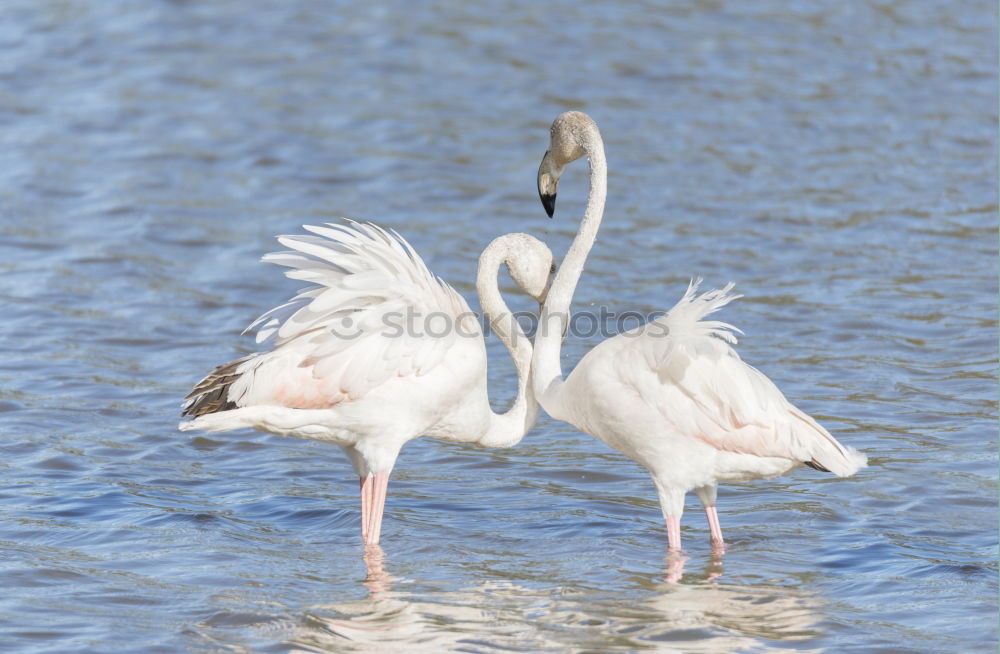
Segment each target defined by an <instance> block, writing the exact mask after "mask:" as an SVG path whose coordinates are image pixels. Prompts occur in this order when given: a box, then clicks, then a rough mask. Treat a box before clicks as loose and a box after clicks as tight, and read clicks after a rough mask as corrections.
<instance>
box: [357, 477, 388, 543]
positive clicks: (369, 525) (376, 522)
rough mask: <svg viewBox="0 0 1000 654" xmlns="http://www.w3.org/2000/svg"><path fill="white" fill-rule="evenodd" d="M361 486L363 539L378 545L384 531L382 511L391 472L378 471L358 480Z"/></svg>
mask: <svg viewBox="0 0 1000 654" xmlns="http://www.w3.org/2000/svg"><path fill="white" fill-rule="evenodd" d="M358 483H359V485H360V487H361V540H363V541H364V542H365V544H366V545H377V544H378V540H379V536H380V535H381V533H382V513H383V511H384V509H385V495H386V492H387V491H388V489H389V473H388V472H378V473H375V474H374V475H368V476H367V477H362V478H361V479H359V480H358Z"/></svg>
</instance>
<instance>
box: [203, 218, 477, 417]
mask: <svg viewBox="0 0 1000 654" xmlns="http://www.w3.org/2000/svg"><path fill="white" fill-rule="evenodd" d="M305 229H306V230H307V231H309V232H311V234H312V235H296V236H281V237H279V238H278V241H279V242H280V243H281V244H282V245H284V246H286V247H288V248H290V250H289V251H285V252H276V253H273V254H268V255H266V256H265V257H264V258H263V261H265V262H268V263H275V264H278V265H281V266H286V267H288V268H290V270H288V271H287V272H286V273H285V275H286V276H288V277H290V278H292V279H297V280H301V281H306V282H309V283H311V284H312V285H311V286H309V287H307V288H305V289H304V290H302V291H301V292H300V293H299V294H298V295H296V296H295V297H294V298H292V299H291V300H290V301H288V302H287V303H285V304H282V305H281V306H278V307H276V308H274V309H272V310H271V311H268V312H267V313H265V314H264V315H262V316H261V317H260V318H258V319H257V320H256V321H254V322H253V324H251V325H250V326H249V327H248V328H247V330H248V331H249V330H254V329H256V330H257V342H258V343H260V344H264V343H269V344H271V349H270V350H269V351H267V352H261V353H257V354H254V355H250V356H249V357H245V358H244V359H241V360H238V361H234V362H232V363H231V364H227V365H226V366H220V367H219V368H218V369H216V371H215V372H213V373H212V374H211V375H209V376H208V377H207V378H206V379H205V380H204V381H203V382H202V383H201V384H199V385H198V387H196V388H195V390H194V391H193V392H192V395H191V397H192V398H193V399H191V400H190V401H189V403H188V406H187V407H186V408H187V413H190V414H192V415H200V413H202V412H211V411H213V410H215V411H218V410H225V409H227V408H236V407H243V406H252V405H258V404H277V405H281V406H286V407H290V408H309V409H314V408H326V407H330V406H333V405H335V404H337V403H339V402H342V401H344V400H347V399H356V398H358V397H362V396H364V395H365V393H367V392H368V391H370V390H371V389H373V388H375V387H377V386H379V385H380V384H382V383H384V382H386V381H387V380H388V379H390V378H393V377H408V376H419V375H422V374H425V373H426V372H428V371H429V370H431V369H433V368H434V367H435V366H437V365H438V364H439V363H440V362H441V361H442V359H443V358H444V357H445V356H446V354H447V352H448V351H449V349H450V348H451V347H452V345H454V343H455V341H456V339H457V338H461V337H462V336H460V335H459V330H464V331H463V332H462V333H464V334H465V336H469V335H476V334H479V333H480V328H479V324H478V322H477V321H476V319H475V317H474V316H473V314H472V313H471V311H470V310H469V307H468V304H467V303H466V302H465V300H464V299H463V298H462V296H461V295H459V294H458V293H457V292H456V291H455V290H454V289H453V288H451V287H450V286H449V285H448V284H446V283H445V282H443V281H442V280H440V279H439V278H437V277H435V276H434V275H432V274H431V272H430V271H429V270H428V269H427V266H426V265H425V264H424V262H423V260H422V259H421V258H420V256H419V255H418V254H417V253H416V252H415V251H414V250H413V248H412V247H410V245H409V244H408V243H407V242H406V241H405V240H404V239H403V238H402V237H401V236H399V235H398V234H397V233H395V232H389V231H386V230H384V229H382V228H380V227H378V226H376V225H373V224H370V223H367V224H361V223H356V222H351V224H350V225H335V224H329V225H327V226H321V227H320V226H305ZM456 327H457V328H456ZM213 391H214V392H215V395H214V402H215V404H221V405H220V406H218V407H215V408H210V409H209V408H208V405H207V404H205V402H206V401H207V398H210V396H211V395H212V392H213ZM199 402H201V403H202V404H205V408H206V409H208V410H207V411H198V408H199V407H198V406H197V405H198V403H199Z"/></svg>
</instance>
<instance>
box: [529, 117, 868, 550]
mask: <svg viewBox="0 0 1000 654" xmlns="http://www.w3.org/2000/svg"><path fill="white" fill-rule="evenodd" d="M550 136H551V142H550V146H549V149H548V151H547V152H546V153H545V156H544V157H543V158H542V163H541V165H540V166H539V169H538V191H539V195H540V197H541V200H542V204H543V205H544V207H545V210H546V212H547V213H548V214H549V216H551V215H552V213H553V211H554V208H555V199H556V185H557V184H558V182H559V176H560V175H561V174H562V171H563V167H564V166H566V165H567V164H569V163H570V162H572V161H574V160H576V159H579V158H581V157H586V158H587V160H588V161H589V164H590V192H589V196H588V198H587V206H586V210H585V212H584V216H583V220H582V222H581V225H580V229H579V231H578V233H577V235H576V237H575V238H574V240H573V243H572V245H571V246H570V249H569V251H568V253H567V254H566V258H565V259H564V260H563V262H562V264H561V265H560V270H559V273H558V274H557V275H556V277H555V279H554V280H553V281H552V286H551V287H550V289H549V294H548V298H547V300H546V303H545V306H544V308H543V310H542V319H541V324H540V327H539V330H540V332H539V334H538V335H537V336H536V337H535V350H534V355H533V357H532V379H533V385H534V388H535V394H536V395H537V396H538V399H539V401H540V402H541V405H542V408H543V409H545V411H546V413H548V414H549V415H551V416H552V417H553V418H556V419H558V420H564V421H566V422H568V423H570V424H572V425H573V426H575V427H576V428H578V429H580V430H581V431H584V432H587V433H589V434H591V435H593V436H595V437H596V438H598V439H600V440H602V441H604V442H605V443H606V444H608V445H610V446H611V447H613V448H615V449H616V450H618V451H620V452H621V453H623V454H625V455H626V456H628V457H629V458H631V459H633V460H634V461H636V462H638V463H640V464H642V465H643V466H645V467H646V468H647V469H649V471H650V473H651V474H652V477H653V482H654V484H655V485H656V490H657V492H658V494H659V498H660V506H661V508H662V510H663V515H664V518H665V520H666V523H667V542H668V547H669V549H670V550H672V551H677V550H680V547H681V538H680V518H681V514H682V513H683V510H684V496H685V494H686V493H687V491H689V490H692V489H693V490H694V491H695V492H696V493H697V495H698V498H699V499H700V500H701V502H702V504H703V505H704V506H705V513H706V514H707V516H708V522H709V527H710V534H711V540H712V543H713V545H714V546H715V548H716V549H718V550H721V549H722V548H723V544H724V543H723V538H722V529H721V528H720V526H719V518H718V513H717V511H716V507H715V498H716V486H717V484H718V482H720V481H744V480H748V479H756V478H765V477H773V476H776V475H780V474H783V473H785V472H788V471H790V470H792V469H793V468H795V467H797V466H799V465H801V464H803V463H804V464H806V465H808V466H811V467H813V468H816V469H818V470H823V471H828V472H833V473H834V474H836V475H839V476H841V477H846V476H848V475H851V474H854V473H855V472H856V471H857V470H858V469H859V468H861V467H863V466H865V465H866V459H865V457H864V455H862V454H860V453H858V452H857V451H855V450H854V449H853V448H850V447H844V446H843V445H841V444H840V443H838V442H837V440H836V439H834V438H833V436H831V435H830V433H829V432H827V431H826V430H825V429H824V428H823V427H821V426H820V425H819V424H817V423H816V421H815V420H813V419H812V418H810V417H809V416H808V415H806V414H805V413H803V412H802V411H800V410H799V409H797V408H795V407H794V406H792V404H791V403H789V402H788V400H786V399H785V397H784V396H783V395H782V394H781V391H779V390H778V388H777V387H776V386H775V385H774V384H773V383H772V382H771V380H769V379H768V378H767V377H765V376H764V375H763V374H762V373H760V372H759V371H758V370H756V369H754V368H752V367H751V366H749V365H747V364H746V363H744V362H743V361H742V360H741V359H740V357H739V355H737V354H736V351H735V350H734V349H733V348H732V345H734V344H735V343H736V338H735V336H734V335H733V332H734V331H737V330H736V329H735V328H734V327H732V326H731V325H728V324H726V323H722V322H718V321H706V320H703V318H704V317H705V316H707V315H708V314H710V313H712V312H714V311H716V310H717V309H719V308H721V307H723V306H725V305H726V304H727V303H729V302H730V301H732V300H733V299H735V298H736V297H739V296H736V295H733V294H732V293H731V292H730V291H731V290H732V284H730V285H728V286H726V287H725V288H724V289H722V290H713V291H709V292H707V293H702V294H700V295H698V294H697V289H698V283H699V282H698V281H695V282H692V283H691V284H690V286H689V287H688V290H687V292H686V293H685V294H684V296H683V297H682V298H681V299H680V301H679V302H678V303H677V304H675V305H674V307H673V308H672V309H670V311H668V312H667V313H666V315H664V316H662V317H660V318H657V319H656V320H653V321H650V322H649V323H647V324H646V325H643V326H640V327H637V328H635V329H633V330H630V331H628V332H624V333H622V334H619V335H617V336H615V337H614V338H610V339H608V340H606V341H604V342H603V343H600V344H599V345H597V346H596V347H594V348H593V349H592V350H590V351H589V352H588V353H587V354H586V355H585V356H584V357H583V358H582V359H581V360H580V362H579V363H578V364H577V366H576V368H574V369H573V371H572V372H571V373H570V375H569V377H567V378H566V379H565V380H563V375H562V369H561V366H560V362H559V353H560V348H561V341H562V335H563V334H564V332H565V326H566V325H567V324H568V323H567V320H568V316H569V310H570V303H571V301H572V298H573V292H574V290H575V288H576V284H577V282H578V281H579V279H580V274H581V273H582V271H583V264H584V261H585V260H586V258H587V254H588V252H589V251H590V248H591V246H592V245H593V243H594V239H595V238H596V236H597V229H598V226H599V225H600V222H601V218H602V215H603V213H604V200H605V196H606V193H607V164H606V161H605V158H604V144H603V142H602V141H601V135H600V132H599V131H598V129H597V125H596V124H595V123H594V121H593V120H591V118H590V117H589V116H587V115H586V114H583V113H580V112H567V113H564V114H561V115H560V116H558V117H557V118H556V120H555V122H553V123H552V128H551V131H550ZM699 281H700V280H699Z"/></svg>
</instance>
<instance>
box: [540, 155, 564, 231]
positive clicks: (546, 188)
mask: <svg viewBox="0 0 1000 654" xmlns="http://www.w3.org/2000/svg"><path fill="white" fill-rule="evenodd" d="M560 173H562V168H560V167H558V166H556V165H555V163H554V162H553V161H552V153H551V152H549V151H547V150H546V152H545V156H544V157H542V163H540V164H539V165H538V197H539V198H541V200H542V206H543V207H545V213H547V214H549V218H551V217H552V214H553V213H555V210H556V187H557V186H558V185H559V174H560Z"/></svg>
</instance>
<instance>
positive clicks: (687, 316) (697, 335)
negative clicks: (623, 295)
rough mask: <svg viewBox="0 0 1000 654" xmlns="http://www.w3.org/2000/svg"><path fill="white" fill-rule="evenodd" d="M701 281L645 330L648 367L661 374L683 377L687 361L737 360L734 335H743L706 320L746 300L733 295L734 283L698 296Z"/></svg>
mask: <svg viewBox="0 0 1000 654" xmlns="http://www.w3.org/2000/svg"><path fill="white" fill-rule="evenodd" d="M701 281H702V280H701V278H700V277H699V278H697V279H693V280H691V282H690V283H689V284H688V288H687V291H686V292H685V293H684V296H683V297H682V298H681V299H680V300H678V301H677V304H675V305H674V306H673V307H671V309H670V310H669V311H667V313H666V314H664V315H662V316H660V317H659V318H656V319H655V320H652V321H650V322H649V323H647V324H646V325H644V326H643V332H644V334H643V337H644V338H645V339H646V342H645V346H646V347H645V352H646V356H647V359H648V363H649V365H650V366H651V367H653V368H656V369H657V370H660V371H661V374H668V375H669V376H680V375H678V374H677V373H681V372H682V368H683V366H685V365H686V363H687V361H688V360H690V359H691V358H694V357H698V356H710V357H720V356H725V355H731V356H736V357H738V355H737V354H736V351H735V350H734V349H733V348H732V347H731V346H733V345H735V344H736V335H735V334H734V332H736V333H740V334H742V333H743V332H741V331H740V330H739V329H737V328H736V327H734V326H732V325H730V324H729V323H725V322H722V321H719V320H704V318H705V317H706V316H708V315H710V314H712V313H714V312H716V311H718V310H719V309H721V308H722V307H724V306H726V305H727V304H729V303H730V302H732V301H733V300H735V299H737V298H740V297H743V296H742V295H737V294H734V293H732V290H733V286H734V284H733V283H732V282H730V283H729V284H727V285H726V286H725V287H724V288H722V289H721V290H720V289H712V290H711V291H707V292H705V293H702V294H700V295H699V294H698V287H699V286H700V285H701ZM678 368H681V369H678Z"/></svg>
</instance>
